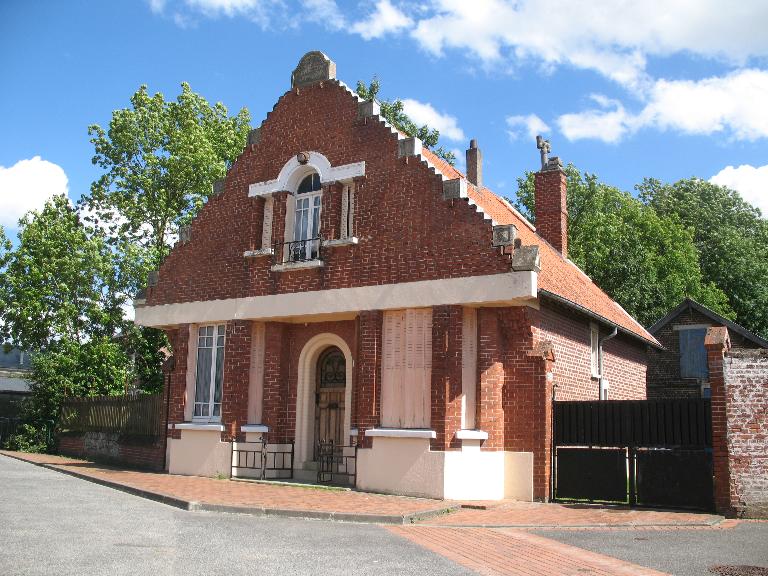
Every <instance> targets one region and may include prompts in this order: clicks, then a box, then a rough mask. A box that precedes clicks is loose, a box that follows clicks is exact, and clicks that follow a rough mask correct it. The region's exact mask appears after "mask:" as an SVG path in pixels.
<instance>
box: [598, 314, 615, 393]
mask: <svg viewBox="0 0 768 576" xmlns="http://www.w3.org/2000/svg"><path fill="white" fill-rule="evenodd" d="M618 332H619V329H618V327H617V326H614V327H613V332H611V333H610V334H608V336H603V337H602V338H600V339H598V341H597V363H598V366H599V368H600V392H601V394H600V400H602V399H603V398H602V391H603V344H604V343H605V342H608V340H610V339H611V338H614V337H615V336H616V334H618Z"/></svg>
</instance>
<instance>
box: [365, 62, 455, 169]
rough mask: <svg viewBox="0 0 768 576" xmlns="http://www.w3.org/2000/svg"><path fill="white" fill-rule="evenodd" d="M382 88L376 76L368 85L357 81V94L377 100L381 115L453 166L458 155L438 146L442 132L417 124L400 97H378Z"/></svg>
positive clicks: (370, 99) (367, 98)
mask: <svg viewBox="0 0 768 576" xmlns="http://www.w3.org/2000/svg"><path fill="white" fill-rule="evenodd" d="M380 89H381V84H380V82H379V80H378V78H376V77H375V76H374V78H373V80H371V83H370V84H369V85H368V86H366V85H365V83H364V82H363V81H362V80H358V81H357V89H356V92H357V95H358V96H360V97H361V98H363V99H364V100H369V101H373V100H375V101H377V102H378V103H379V106H380V107H381V115H382V116H383V117H384V118H385V119H386V120H387V122H389V123H390V124H392V126H394V127H395V128H397V129H398V130H400V131H401V132H403V133H404V134H405V135H407V136H415V137H416V138H418V139H419V140H421V142H422V144H424V146H426V147H427V148H429V149H430V150H432V151H433V152H434V153H435V154H436V155H437V156H439V157H440V158H442V159H443V160H445V161H446V162H448V163H449V164H450V165H451V166H453V165H454V164H455V162H456V155H455V154H454V153H453V152H450V151H449V150H446V149H445V148H443V147H442V146H437V145H438V141H439V140H440V132H439V131H438V130H436V129H434V128H430V127H429V126H427V125H426V124H425V125H423V126H417V125H416V124H415V123H414V122H413V120H411V119H410V118H409V117H408V115H407V114H406V113H405V111H404V110H403V102H402V100H400V99H399V98H398V99H395V100H380V99H378V95H379V90H380Z"/></svg>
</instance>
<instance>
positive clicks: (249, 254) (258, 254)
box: [243, 248, 275, 258]
mask: <svg viewBox="0 0 768 576" xmlns="http://www.w3.org/2000/svg"><path fill="white" fill-rule="evenodd" d="M274 253H275V251H274V250H272V248H261V249H259V250H246V251H245V252H243V258H262V257H264V256H272V255H273V254H274Z"/></svg>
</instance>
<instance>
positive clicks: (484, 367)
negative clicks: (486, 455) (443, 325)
mask: <svg viewBox="0 0 768 576" xmlns="http://www.w3.org/2000/svg"><path fill="white" fill-rule="evenodd" d="M477 324H478V355H477V368H478V372H479V374H480V378H479V379H478V386H479V389H478V394H477V428H478V429H480V430H483V431H485V432H487V433H488V440H486V441H485V442H484V443H483V448H484V449H486V450H490V449H493V450H503V449H504V410H503V407H502V394H501V392H502V386H503V385H504V358H503V355H504V345H503V342H502V334H501V326H500V325H499V309H498V308H480V309H479V310H478V311H477Z"/></svg>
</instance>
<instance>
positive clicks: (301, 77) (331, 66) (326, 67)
mask: <svg viewBox="0 0 768 576" xmlns="http://www.w3.org/2000/svg"><path fill="white" fill-rule="evenodd" d="M331 78H336V63H335V62H334V61H333V60H331V59H330V58H328V56H326V55H325V54H323V53H322V52H318V51H315V52H307V53H306V54H304V56H302V57H301V60H299V65H298V66H296V69H295V70H294V71H293V74H291V88H296V87H297V86H307V85H309V84H314V83H315V82H322V81H323V80H330V79H331Z"/></svg>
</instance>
